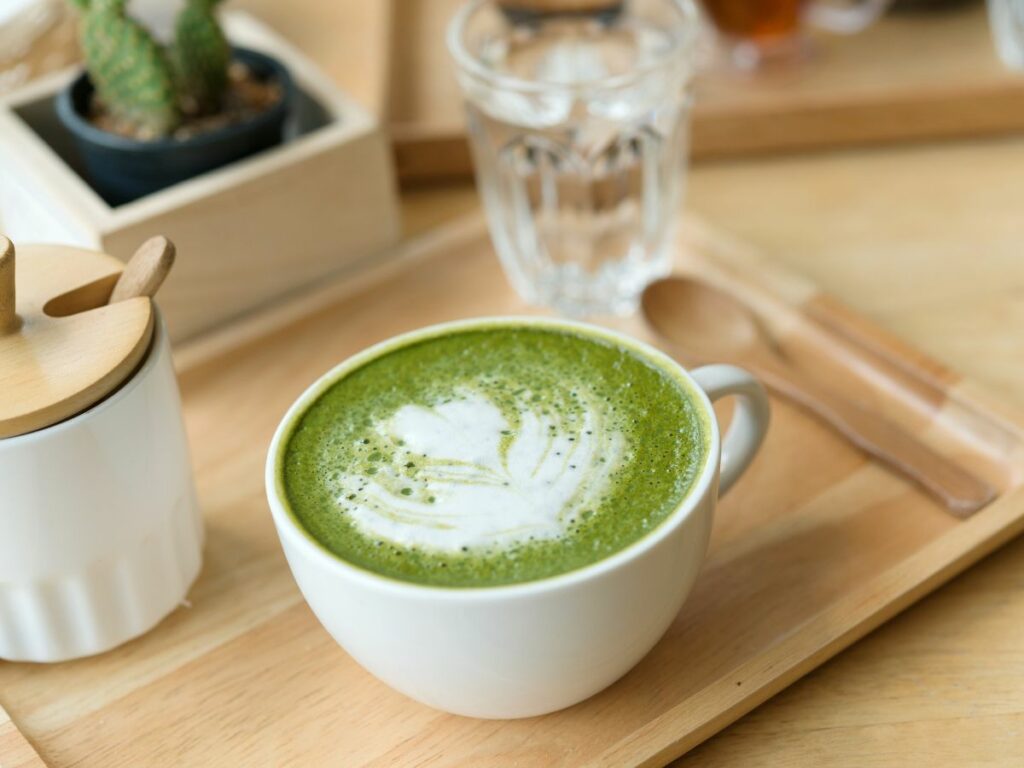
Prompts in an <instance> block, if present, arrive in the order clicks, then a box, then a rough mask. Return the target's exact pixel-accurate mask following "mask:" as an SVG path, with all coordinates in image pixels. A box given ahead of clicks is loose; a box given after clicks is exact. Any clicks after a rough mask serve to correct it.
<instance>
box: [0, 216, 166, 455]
mask: <svg viewBox="0 0 1024 768" xmlns="http://www.w3.org/2000/svg"><path fill="white" fill-rule="evenodd" d="M154 253H157V254H158V256H159V257H158V258H156V257H154ZM173 255H174V254H173V246H171V245H170V243H169V242H168V241H167V240H164V239H163V238H154V239H153V240H150V241H147V243H146V244H145V245H144V246H143V247H142V248H140V249H139V252H138V253H137V254H136V256H135V257H133V258H132V260H131V262H129V267H128V268H125V265H124V264H122V263H121V262H120V261H119V260H118V259H116V258H114V257H113V256H108V255H106V254H104V253H97V252H95V251H88V250H83V249H80V248H72V247H68V246H58V245H35V246H25V247H23V248H21V249H19V250H18V253H17V272H15V249H14V246H13V244H12V243H11V242H10V241H9V240H7V239H6V238H4V237H2V236H0V392H2V393H3V396H2V397H0V438H5V437H13V436H15V435H21V434H24V433H26V432H32V431H34V430H37V429H42V428H43V427H47V426H50V425H52V424H56V423H57V422H59V421H63V420H64V419H67V418H69V417H71V416H74V415H75V414H76V413H79V412H80V411H83V410H85V409H86V408H88V407H90V406H92V405H94V404H95V403H97V402H99V401H100V400H102V399H103V398H104V397H106V396H107V395H108V394H110V393H111V392H112V391H114V390H115V389H116V388H117V387H118V386H119V385H120V384H121V383H122V382H124V381H125V379H127V378H128V376H129V375H131V373H132V372H133V371H134V370H135V368H136V366H137V365H138V364H139V362H140V361H141V360H142V358H143V356H144V355H145V352H146V349H147V348H148V346H149V340H150V338H151V337H152V334H153V322H154V318H153V304H152V301H151V299H150V296H151V295H152V293H153V292H155V290H156V287H158V286H159V280H156V282H155V285H154V284H153V280H152V279H149V278H148V277H146V276H141V277H140V273H142V272H145V271H146V270H145V269H144V266H145V263H149V264H151V265H152V264H153V262H154V261H156V262H157V263H158V269H160V270H162V274H163V275H165V274H166V271H167V268H168V267H169V263H170V261H172V260H173ZM122 273H124V275H125V277H126V278H130V279H126V280H125V281H123V282H125V283H126V285H125V286H122V285H121V284H120V282H119V281H120V280H121V277H122ZM15 275H17V278H16V279H15ZM161 279H162V278H161ZM132 286H135V288H134V290H133V289H132ZM139 286H141V288H140V287H139ZM115 290H117V291H118V292H119V294H120V296H119V297H118V298H120V300H118V301H115V302H114V303H108V301H110V299H111V296H112V294H113V293H114V291H115Z"/></svg>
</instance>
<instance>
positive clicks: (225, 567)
mask: <svg viewBox="0 0 1024 768" xmlns="http://www.w3.org/2000/svg"><path fill="white" fill-rule="evenodd" d="M684 229H685V237H684V240H683V244H682V248H681V249H680V265H681V266H683V267H685V268H687V269H692V270H696V271H698V272H700V273H701V274H703V275H704V276H705V277H706V278H707V279H711V280H728V281H729V282H730V285H731V286H732V287H733V288H734V289H735V290H737V291H740V292H742V293H744V294H745V295H746V296H747V297H748V299H749V300H750V301H752V302H754V303H756V304H757V305H758V306H759V307H760V309H761V310H762V311H763V312H764V313H765V315H766V316H767V317H768V318H769V319H770V324H771V326H772V328H773V330H774V331H775V332H776V333H778V334H780V335H783V336H785V339H786V342H785V343H786V348H787V351H788V352H790V353H791V354H793V355H794V356H795V357H797V358H799V359H801V360H802V361H804V362H805V363H811V364H813V365H814V366H815V367H816V369H817V370H818V371H819V372H820V373H821V374H822V375H825V376H828V377H829V378H830V379H831V380H840V379H842V380H844V381H845V382H847V385H848V386H849V387H851V388H857V390H858V392H859V393H860V395H861V396H862V397H863V398H865V399H866V400H869V401H871V402H873V403H875V404H876V405H877V407H878V408H880V409H882V410H884V411H885V412H887V413H889V414H891V415H892V416H893V418H896V419H899V420H901V421H902V422H904V423H905V424H907V425H908V426H911V427H913V428H914V429H916V431H917V432H919V433H920V434H921V435H923V436H926V437H927V439H928V440H929V441H930V443H931V444H932V445H934V446H935V447H936V448H938V449H939V450H943V451H946V452H948V453H950V454H952V455H956V456H957V457H958V458H960V459H961V460H962V461H963V462H964V463H965V464H968V465H970V466H971V467H973V468H974V469H975V470H977V471H978V472H979V473H981V474H982V475H983V476H984V477H986V478H987V479H989V480H990V481H991V482H993V483H994V484H996V485H997V486H998V487H1000V488H1001V489H1002V495H1001V497H1000V498H999V499H998V500H997V501H995V502H994V503H992V504H991V505H990V506H988V507H987V508H985V509H984V510H982V511H981V512H979V513H978V514H976V515H975V516H974V517H972V518H970V519H968V520H966V521H958V520H956V519H955V518H953V517H951V516H949V515H948V514H946V513H945V512H944V511H942V510H940V509H939V508H937V507H936V506H935V505H933V504H932V502H931V501H929V500H928V499H927V498H925V497H924V496H922V495H921V494H920V493H918V492H917V491H916V490H914V489H913V488H911V487H910V486H908V485H907V484H906V483H904V482H903V481H902V480H901V479H899V478H897V477H894V476H892V475H890V474H888V473H887V472H886V471H885V470H883V469H882V468H880V467H879V466H877V465H874V464H872V463H870V462H868V461H866V460H865V459H864V457H863V456H862V455H860V454H858V453H857V452H856V451H855V450H854V449H852V448H851V447H850V446H849V445H848V444H846V443H844V442H843V441H841V440H839V439H837V438H836V437H835V436H834V435H833V433H831V432H830V431H828V430H827V429H824V428H822V427H821V426H819V425H818V424H817V423H815V422H813V421H811V420H809V419H808V418H806V417H805V416H804V415H802V414H801V413H799V412H796V411H795V410H793V409H792V408H791V407H789V406H788V405H787V404H786V403H783V402H775V403H774V409H775V411H774V421H773V426H772V429H771V431H770V434H769V437H768V440H767V444H766V446H765V449H764V451H763V453H762V454H761V455H760V457H759V458H758V459H757V461H756V462H755V464H754V466H753V468H752V470H751V472H750V473H749V474H748V475H746V476H745V477H744V478H743V480H742V481H741V482H740V483H739V485H738V486H737V487H736V488H735V490H734V491H733V492H732V493H731V494H730V495H729V496H728V497H727V498H726V499H725V501H724V503H723V504H722V506H721V509H720V514H719V517H718V520H717V521H716V525H715V529H714V534H713V539H712V543H711V549H710V553H709V559H708V562H707V564H706V567H705V569H704V573H703V574H702V576H701V578H700V580H699V582H698V584H697V587H696V589H695V591H694V593H693V595H692V596H691V597H690V600H689V601H688V603H687V604H686V606H685V608H684V609H683V611H682V613H681V614H680V616H679V618H678V620H677V621H676V622H675V623H674V625H673V626H672V627H671V629H670V630H669V632H668V634H667V635H666V637H665V638H664V639H663V640H662V641H661V642H660V643H659V644H658V645H657V646H656V647H655V649H654V650H653V651H652V652H651V654H650V655H649V656H648V657H647V658H646V659H644V660H643V661H642V662H641V663H640V664H639V665H638V666H637V667H636V668H635V669H634V670H633V671H632V672H630V673H629V674H628V675H627V676H626V677H625V678H623V679H622V680H620V681H619V682H618V683H616V684H615V685H613V686H612V687H610V688H609V689H607V690H606V691H604V692H602V693H600V694H598V695H597V696H595V697H593V698H592V699H590V700H588V701H586V702H583V703H582V704H580V705H577V706H575V707H573V708H570V709H568V710H565V711H563V712H560V713H556V714H553V715H549V716H546V717H543V718H534V719H531V720H524V721H507V722H496V721H478V720H471V719H465V718H459V717H454V716H450V715H445V714H442V713H439V712H436V711H433V710H431V709H428V708H426V707H424V706H421V705H419V704H416V703H414V702H412V701H410V700H408V699H406V698H405V697H403V696H401V695H400V694H398V693H395V692H394V691H392V690H391V689H389V688H387V687H386V686H384V685H383V684H381V683H378V682H377V681H376V680H374V679H373V678H372V677H371V676H370V675H368V674H367V673H366V672H364V671H363V670H362V669H361V668H360V667H359V666H358V665H357V664H356V663H355V662H353V661H352V660H351V659H350V658H349V657H348V656H347V655H346V654H345V653H344V652H343V651H342V650H341V649H340V648H338V646H337V645H335V643H334V641H333V640H331V638H330V637H329V636H328V635H327V633H326V632H325V631H324V630H323V629H322V628H321V627H320V626H319V624H318V623H317V621H316V619H315V618H314V617H313V615H312V613H311V612H310V611H309V609H308V608H307V607H306V605H305V604H304V603H303V602H302V600H301V597H300V596H299V593H298V591H297V589H296V587H295V584H294V582H293V581H292V579H291V576H290V574H289V572H288V569H287V566H286V564H285V561H284V558H283V557H282V554H281V551H280V548H279V545H278V541H277V537H276V534H275V532H274V528H273V525H272V523H271V519H270V514H269V512H268V510H267V506H266V501H265V499H264V495H263V482H262V478H263V463H264V458H265V451H266V446H267V444H268V442H269V440H270V437H271V434H272V432H273V430H274V427H275V426H276V424H277V422H278V420H279V418H280V417H281V415H282V414H283V413H284V411H285V409H286V408H287V407H288V405H289V404H290V403H291V402H292V400H293V399H294V398H295V397H296V396H297V395H298V394H299V393H300V392H301V391H302V390H303V389H304V388H305V387H306V386H307V385H308V384H309V382H310V381H312V380H313V379H314V378H315V377H317V376H318V375H319V374H321V373H322V372H323V371H325V370H327V369H328V368H330V367H331V366H332V365H334V364H335V363H336V362H338V361H339V360H341V359H342V358H344V357H346V356H347V355H349V354H351V353H352V352H354V351H356V350H358V349H360V348H362V347H365V346H366V345H368V344H370V343H372V342H375V341H377V340H380V339H382V338H384V337H386V336H390V335H392V334H395V333H399V332H401V331H405V330H408V329H410V328H413V327H415V326H420V325H424V324H426V323H431V322H436V321H441V320H448V319H453V318H458V317H467V316H475V315H483V314H493V313H514V312H524V311H526V308H525V307H524V306H523V305H522V304H521V302H520V301H519V300H518V299H516V298H515V297H514V296H513V295H512V294H511V292H510V291H509V289H508V288H507V285H506V283H505V280H504V278H503V277H502V275H501V272H500V270H499V267H498V264H497V261H496V259H495V257H494V255H493V253H492V252H491V249H490V245H489V241H488V239H487V236H486V232H485V229H484V226H483V224H482V222H481V221H480V219H479V218H477V217H476V216H474V217H472V218H470V219H468V220H463V221H460V222H457V223H456V224H454V225H451V226H450V227H447V228H444V229H441V230H438V231H437V232H435V233H433V234H431V235H429V236H427V237H425V238H424V239H422V240H419V241H417V242H415V243H413V244H411V245H408V246H406V247H404V248H403V249H401V250H400V251H399V252H398V253H397V254H395V256H394V258H392V259H390V260H389V261H387V262H386V263H384V264H383V265H382V266H380V267H379V268H377V269H376V270H374V271H372V272H370V273H366V274H363V275H362V276H360V277H358V278H356V279H354V280H351V281H349V282H347V283H343V284H336V285H332V286H327V287H325V288H323V289H321V290H319V291H318V292H317V293H315V294H309V295H307V296H304V297H301V298H299V299H297V300H296V301H295V302H293V303H291V304H288V305H285V306H282V307H280V308H278V309H277V310H274V311H273V312H269V313H265V314H263V315H260V316H258V317H255V318H253V319H252V320H250V321H248V322H246V323H244V324H242V325H239V326H236V327H235V328H233V329H229V330H227V331H225V332H223V333H221V334H219V335H218V336H215V337H212V338H209V339H207V340H206V341H204V342H202V343H199V344H195V345H193V346H191V347H189V348H186V349H183V350H181V353H180V355H179V356H178V363H179V365H180V367H181V374H182V379H181V383H182V393H183V396H184V403H185V412H186V420H187V424H188V429H189V433H190V436H191V440H192V446H193V452H194V461H195V465H196V469H197V480H198V485H199V492H200V498H201V502H202V506H203V508H204V511H205V515H206V523H207V532H208V545H207V549H206V561H205V566H204V571H203V574H202V576H201V577H200V580H199V582H198V583H197V585H196V587H195V588H194V589H193V590H192V593H191V594H190V597H189V599H190V602H189V603H188V605H187V606H185V607H184V608H182V609H181V610H179V611H177V612H176V613H175V614H174V615H173V616H171V617H170V618H169V619H167V620H166V621H164V622H163V623H162V624H161V625H160V626H159V627H158V628H157V629H156V630H155V631H153V632H152V633H150V634H149V635H147V636H145V637H144V638H142V639H140V640H138V641H136V642H133V643H130V644H128V645H127V646H125V647H122V648H120V649H118V650H115V651H113V652H111V653H108V654H104V655H102V656H99V657H97V658H94V659H87V660H83V661H80V662H74V663H68V664H61V665H54V666H39V665H17V664H3V665H0V692H2V696H3V704H4V705H5V706H6V707H7V709H8V711H9V712H10V714H11V716H12V718H14V720H15V721H16V722H17V723H18V724H19V726H21V728H22V729H23V731H24V732H25V734H26V736H27V737H28V738H29V739H31V741H32V743H33V744H34V745H35V746H36V748H37V749H38V750H39V751H40V753H41V755H42V756H43V758H44V759H46V760H47V761H48V762H49V763H50V764H51V765H53V766H55V768H56V767H57V766H62V765H71V764H73V765H75V766H78V767H79V768H90V767H92V766H96V767H97V768H99V767H102V768H119V767H120V766H138V765H146V766H153V767H157V768H158V767H160V766H181V765H203V766H231V767H232V768H233V767H234V766H239V765H274V766H313V765H344V766H346V768H354V767H357V766H375V767H380V768H383V767H384V766H388V767H390V766H405V765H431V766H442V767H443V766H467V765H471V766H474V768H477V767H480V766H485V767H486V766H495V767H498V766H502V767H504V766H508V765H516V766H519V767H520V768H529V767H530V766H543V767H544V768H547V767H548V766H580V765H586V766H607V767H608V768H613V767H614V768H621V767H622V766H632V765H646V766H655V765H662V764H664V763H666V762H668V761H669V760H670V759H672V758H674V757H676V756H678V755H680V754H682V753H683V752H685V751H686V750H687V749H689V748H691V747H692V746H694V745H696V744H698V743H699V742H701V741H702V740H704V739H706V738H707V737H709V736H710V735H711V734H713V733H714V732H716V731H717V730H719V729H721V728H722V727H724V726H725V725H727V724H728V723H730V722H732V721H733V720H735V719H737V718H738V717H740V716H741V715H742V714H743V713H745V712H747V711H748V710H750V709H752V708H753V707H755V706H757V704H759V703H760V702H762V701H764V700H765V699H767V698H769V697H770V696H771V695H773V694H774V693H776V692H777V691H779V690H781V689H782V688H783V687H785V686H786V685H788V684H789V683H791V682H793V681H794V680H796V679H797V678H798V677H800V676H801V675H803V674H804V673H806V672H808V671H809V670H811V669H812V668H814V667H815V666H817V665H819V664H821V663H822V662H823V661H825V660H826V659H827V658H829V657H830V656H832V655H833V654H835V653H837V652H838V651H839V650H841V649H842V648H844V647H845V646H847V645H849V644H850V643H852V642H854V641H855V640H856V639H858V638H859V637H861V636H863V635H864V634H866V633H867V632H869V631H870V630H872V629H873V628H874V627H877V626H878V625H879V624H881V623H882V622H883V621H885V620H886V619H888V618H889V617H891V616H893V615H894V614H895V613H897V612H898V611H900V610H901V609H903V608H905V607H907V606H908V605H910V604H911V603H912V602H913V601H915V600H917V599H918V598H920V597H922V596H923V595H924V594H926V593H927V592H929V591H930V590H932V589H934V588H935V587H937V586H938V585H939V584H941V583H942V582H944V581H945V580H947V579H949V578H951V577H952V576H953V575H955V574H956V573H958V572H960V571H961V570H963V569H964V568H966V567H967V566H968V565H970V564H971V563H973V562H974V561H976V560H977V559H979V558H980V557H982V556H983V555H984V554H985V553H987V552H989V551H991V550H992V549H994V548H995V547H997V546H998V545H999V544H1001V543H1003V542H1005V541H1007V540H1008V539H1009V538H1010V537H1012V536H1013V535H1015V534H1016V533H1018V532H1020V531H1021V530H1022V529H1024V490H1022V488H1021V484H1022V478H1024V417H1022V416H1020V415H1015V414H1013V413H1012V412H1010V411H1009V410H1008V409H1006V408H1004V407H1002V406H1000V405H999V404H997V403H992V402H990V401H989V399H988V398H986V397H985V396H984V395H983V394H982V393H980V392H979V391H978V388H977V387H976V386H975V385H973V384H972V383H971V382H969V381H965V380H963V379H961V378H960V377H958V376H956V375H955V374H953V373H952V372H950V371H947V370H945V369H944V368H942V366H940V365H938V364H936V363H934V362H932V361H929V360H927V359H925V358H924V357H923V356H922V355H920V354H919V353H917V352H915V351H914V350H912V349H908V348H906V347H905V346H904V345H902V344H900V343H899V342H897V341H894V340H893V339H891V338H890V337H888V336H887V335H885V334H884V333H882V332H880V331H878V330H877V329H876V328H873V327H872V326H870V325H868V324H867V323H866V322H865V321H864V320H862V319H860V318H859V317H857V316H856V315H855V314H853V313H851V312H850V311H849V310H846V309H844V308H842V307H841V306H840V305H838V304H837V303H836V302H834V301H833V300H831V299H830V298H828V297H827V296H824V295H822V294H821V293H820V292H818V291H817V290H816V289H815V287H814V286H813V285H811V284H809V283H808V282H807V281H805V280H802V279H800V278H797V277H794V276H793V275H790V274H786V273H782V272H780V271H778V270H777V269H776V268H774V267H773V266H772V265H771V264H768V263H766V262H765V261H764V260H763V259H762V258H761V257H760V255H759V254H758V253H757V252H755V251H752V250H751V249H749V248H746V247H744V246H742V245H741V244H738V243H735V242H733V241H732V240H731V239H730V238H728V237H725V236H723V235H721V234H719V233H717V232H715V231H712V230H710V229H708V228H706V227H704V226H702V225H701V224H700V223H699V222H696V221H688V222H686V223H685V227H684ZM621 325H622V327H624V328H626V329H627V330H631V331H633V332H635V333H639V334H640V335H644V334H645V330H644V328H643V327H642V326H641V325H640V324H639V322H638V321H635V320H634V321H631V322H625V323H622V324H621Z"/></svg>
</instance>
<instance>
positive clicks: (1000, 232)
mask: <svg viewBox="0 0 1024 768" xmlns="http://www.w3.org/2000/svg"><path fill="white" fill-rule="evenodd" d="M1022 169H1024V137H1022V138H1016V139H1000V140H989V141H984V142H975V143H937V144H934V145H928V146H919V147H914V148H909V149H908V148H902V149H895V148H894V149H876V150H860V151H848V152H835V153H828V154H819V155H811V156H807V155H805V156H801V157H794V158H777V159H771V160H760V161H742V162H740V161H735V162H721V163H713V164H702V165H700V166H698V167H697V168H695V169H694V170H693V172H692V174H691V181H690V189H689V202H690V205H691V208H692V209H693V210H695V211H696V212H698V213H700V214H702V215H704V216H705V217H707V218H708V219H709V220H711V221H712V222H714V223H716V224H718V225H720V226H725V227H727V228H729V229H731V230H732V231H733V232H735V233H736V234H738V235H741V236H742V237H744V238H746V239H748V240H749V241H751V242H753V243H756V244H757V245H759V246H760V247H761V248H762V249H764V250H766V251H767V252H769V253H771V254H773V255H774V256H775V257H776V258H778V259H779V261H780V262H784V263H786V264H787V265H790V266H792V267H793V268H795V269H798V270H800V271H802V272H804V273H805V274H807V275H809V276H810V277H812V278H814V279H815V280H816V281H818V283H820V284H821V285H822V286H823V287H825V288H826V289H828V290H830V291H831V292H833V293H835V294H836V295H838V296H839V297H841V298H843V299H844V300H845V301H846V302H847V303H849V304H851V305H852V306H853V307H855V308H857V309H859V310H861V311H862V312H863V313H864V314H866V315H867V316H869V317H871V318H872V319H874V320H875V321H877V322H878V323H879V324H880V325H882V326H885V327H887V328H889V329H891V330H893V331H895V332H896V333H898V334H900V335H902V336H903V337H905V338H906V339H908V340H910V341H912V342H913V343H915V344H917V345H918V346H919V347H921V348H922V349H924V350H926V351H927V352H929V353H930V354H931V355H933V356H935V357H936V358H938V359H940V360H942V361H944V362H946V363H948V364H949V365H951V366H952V367H954V368H956V369H959V370H963V371H967V372H970V374H971V375H972V376H973V377H974V378H975V379H977V380H978V381H980V382H982V383H984V384H986V385H987V386H988V387H990V388H991V389H992V390H993V391H994V392H996V393H998V394H999V395H1000V396H1001V397H1003V398H1004V399H1006V400H1008V401H1012V402H1014V403H1015V404H1017V405H1022V406H1024V215H1022V211H1024V173H1022V172H1021V170H1022ZM476 204H477V200H476V195H475V193H474V191H473V190H472V188H471V187H469V186H468V185H460V186H454V187H443V188H433V189H422V190H417V191H415V192H412V193H408V194H406V195H405V197H404V210H405V217H406V219H405V225H406V230H407V232H409V233H410V234H412V233H415V232H420V231H423V230H425V229H428V228H429V227H430V226H433V225H435V224H437V223H440V222H442V221H445V220H447V219H449V218H451V217H452V216H454V215H456V214H458V213H462V212H464V211H466V210H469V209H470V208H472V207H473V206H475V205H476ZM1022 764H1024V541H1022V540H1017V541H1015V542H1013V543H1011V544H1010V545H1008V546H1006V547H1005V548H1003V549H1002V550H1000V551H998V552H997V553H996V554H994V555H992V556H991V557H989V558H988V559H986V560H984V561H982V563H980V564H979V565H978V566H976V567H975V568H974V569H972V570H970V571H968V572H967V573H966V574H964V575H963V576H961V577H960V578H958V579H956V580H955V581H954V582H952V583H951V584H949V585H948V586H946V587H944V588H943V589H941V590H940V591H939V592H937V593H936V594H934V595H933V596H931V597H929V598H927V599H926V600H924V602H922V603H920V604H919V605H918V606H916V607H914V608H912V609H911V610H910V611H908V612H907V613H905V614H903V615H901V616H899V617H898V618H896V619H894V620H893V621H891V622H889V623H888V624H887V625H885V626H884V627H883V628H882V629H880V630H879V631H877V632H875V633H874V634H873V635H871V636H869V637H868V638H867V639H866V640H864V641H862V642H860V643H858V644H857V645H855V646H853V647H852V648H851V649H849V650H847V651H845V652H844V653H842V654H841V655H840V656H838V657H837V658H836V659H834V660H833V661H831V662H829V663H828V664H826V665H825V666H823V667H821V668H820V669H819V670H817V671H816V672H813V673H812V674H811V675H809V676H808V677H806V678H804V679H803V680H802V681H801V682H799V683H797V684H796V685H794V686H792V687H791V688H789V689H788V690H786V691H784V692H783V693H781V694H780V695H778V696H776V697H775V698H774V699H772V700H771V701H769V702H768V703H767V704H765V705H763V706H762V707H760V708H759V709H757V710H755V711H754V712H752V713H751V714H749V715H747V716H746V717H745V718H743V719H742V720H740V721H739V722H737V723H736V724H734V725H733V726H731V727H730V728H728V729H726V730H725V731H723V732H722V733H721V734H719V735H718V736H716V737H714V738H712V739H711V740H710V741H708V742H706V743H705V744H704V745H703V746H701V747H698V748H697V749H696V750H694V751H693V752H691V753H690V754H689V755H687V756H686V757H685V758H683V759H682V760H680V761H679V762H678V763H676V766H677V767H678V768H696V767H697V766H701V767H703V766H756V765H773V766H804V765H812V766H814V765H828V766H830V767H832V766H835V767H840V768H841V767H843V766H850V767H851V768H853V767H854V766H855V767H856V768H871V767H872V766H900V765H914V766H916V765H928V766H930V768H943V767H944V766H957V768H959V767H960V766H982V765H985V766H1007V768H1009V767H1010V766H1013V767H1014V768H1019V766H1021V765H1022Z"/></svg>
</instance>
